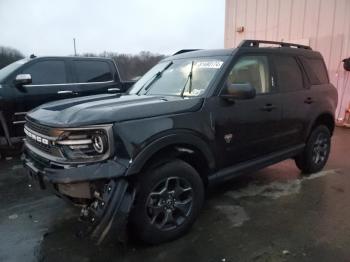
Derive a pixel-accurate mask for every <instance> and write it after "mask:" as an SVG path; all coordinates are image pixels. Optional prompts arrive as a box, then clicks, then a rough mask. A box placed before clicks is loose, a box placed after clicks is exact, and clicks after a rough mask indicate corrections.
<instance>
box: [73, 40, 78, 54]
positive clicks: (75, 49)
mask: <svg viewBox="0 0 350 262" xmlns="http://www.w3.org/2000/svg"><path fill="white" fill-rule="evenodd" d="M73 44H74V55H75V56H77V47H76V46H75V38H73Z"/></svg>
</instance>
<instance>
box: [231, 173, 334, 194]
mask: <svg viewBox="0 0 350 262" xmlns="http://www.w3.org/2000/svg"><path fill="white" fill-rule="evenodd" d="M336 173H337V170H327V171H321V172H318V173H315V174H312V175H310V176H307V177H303V178H301V179H296V180H289V181H287V182H272V183H270V184H267V185H259V184H250V185H248V186H247V187H246V188H243V189H240V190H237V191H231V192H227V193H226V195H227V196H229V197H231V198H234V199H239V198H243V197H255V196H262V197H267V198H271V199H277V198H280V197H282V196H288V195H293V194H298V193H299V192H300V189H301V184H302V183H303V182H304V181H306V180H312V179H316V178H319V177H323V176H326V175H330V174H336Z"/></svg>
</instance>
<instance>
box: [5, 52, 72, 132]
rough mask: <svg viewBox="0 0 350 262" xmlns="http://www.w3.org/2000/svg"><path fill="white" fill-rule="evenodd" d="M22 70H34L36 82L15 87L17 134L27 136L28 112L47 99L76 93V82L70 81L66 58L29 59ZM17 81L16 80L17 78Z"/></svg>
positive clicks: (11, 127)
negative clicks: (26, 116)
mask: <svg viewBox="0 0 350 262" xmlns="http://www.w3.org/2000/svg"><path fill="white" fill-rule="evenodd" d="M18 74H30V75H31V77H32V83H31V84H29V85H23V86H17V87H16V86H13V88H11V93H12V97H13V99H14V100H15V103H13V108H12V109H11V113H12V126H10V129H11V133H12V134H13V136H23V134H24V132H23V124H24V122H25V114H26V113H27V112H28V111H30V110H32V109H33V108H35V107H37V106H39V105H42V104H44V103H47V102H50V101H54V100H59V99H65V98H72V97H75V96H76V91H75V90H74V88H75V86H74V85H73V84H68V83H69V82H71V81H70V79H69V74H68V71H67V66H66V62H65V61H64V60H60V59H49V58H48V59H40V60H34V61H32V62H31V63H28V65H27V66H25V67H24V68H23V70H21V72H18ZM13 82H14V81H13Z"/></svg>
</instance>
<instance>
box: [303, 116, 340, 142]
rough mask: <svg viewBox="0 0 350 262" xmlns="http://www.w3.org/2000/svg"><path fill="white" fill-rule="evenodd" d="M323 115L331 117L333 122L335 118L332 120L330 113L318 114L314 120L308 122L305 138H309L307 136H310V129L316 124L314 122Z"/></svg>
mask: <svg viewBox="0 0 350 262" xmlns="http://www.w3.org/2000/svg"><path fill="white" fill-rule="evenodd" d="M323 115H328V116H329V117H331V118H332V119H333V121H335V118H334V114H333V113H331V112H330V111H322V112H320V113H319V114H317V115H316V116H315V117H314V119H313V120H312V121H311V122H310V124H309V125H308V127H307V132H306V134H305V135H306V138H308V137H309V135H310V134H311V132H312V127H313V126H314V125H315V124H316V121H317V119H318V118H319V117H320V116H323Z"/></svg>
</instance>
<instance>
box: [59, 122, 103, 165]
mask: <svg viewBox="0 0 350 262" xmlns="http://www.w3.org/2000/svg"><path fill="white" fill-rule="evenodd" d="M109 133H110V128H100V129H99V128H96V129H95V128H93V129H92V128H84V129H72V130H64V132H63V133H62V134H61V135H60V137H59V139H58V140H57V141H56V144H57V145H58V146H59V148H60V149H61V151H62V154H63V155H64V156H65V157H66V158H67V159H68V160H71V161H99V160H104V159H106V158H107V157H108V156H109V155H110V146H109V141H110V139H109V136H110V135H109Z"/></svg>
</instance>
